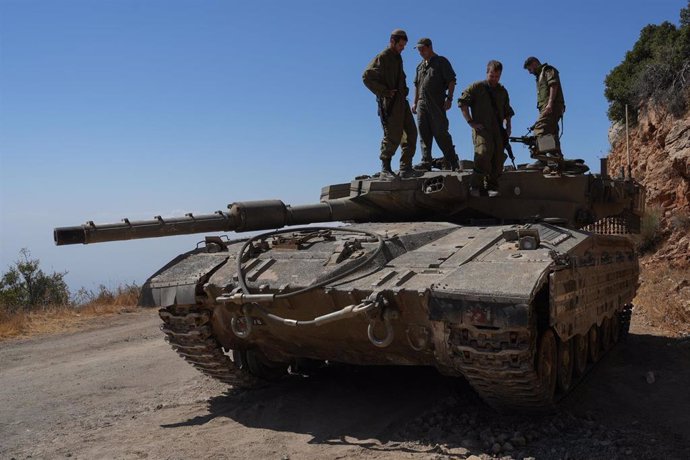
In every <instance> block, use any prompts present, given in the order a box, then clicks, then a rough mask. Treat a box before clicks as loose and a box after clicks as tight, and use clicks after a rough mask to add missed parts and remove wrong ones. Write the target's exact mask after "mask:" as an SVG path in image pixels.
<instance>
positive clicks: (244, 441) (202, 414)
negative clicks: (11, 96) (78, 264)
mask: <svg viewBox="0 0 690 460" xmlns="http://www.w3.org/2000/svg"><path fill="white" fill-rule="evenodd" d="M638 324H639V323H638ZM158 325H159V320H158V318H157V314H156V312H155V311H152V310H146V311H139V312H136V313H127V314H122V315H117V316H114V317H109V318H100V319H98V320H96V321H94V322H93V323H92V324H91V325H90V327H89V328H88V329H87V330H83V331H80V332H77V333H70V334H59V335H51V336H43V337H37V338H33V339H29V340H21V341H17V340H15V341H9V342H3V343H0V404H1V405H0V407H2V410H0V458H3V459H12V458H15V459H25V458H32V459H37V458H84V459H93V458H155V459H157V458H171V459H177V458H179V459H182V458H185V459H186V458H214V459H216V458H220V459H222V458H262V459H280V460H283V459H305V458H306V459H321V458H333V459H339V458H353V457H358V458H364V459H388V458H390V459H393V458H395V459H398V458H412V459H447V458H460V459H464V458H469V459H474V460H476V459H478V458H481V459H487V458H505V459H513V458H516V459H521V458H537V459H552V458H553V459H595V458H601V459H614V458H620V459H624V458H625V459H627V458H649V459H658V458H665V459H669V458H677V459H685V458H688V455H689V454H688V452H690V415H688V414H690V391H688V388H690V366H689V365H688V364H689V363H690V339H689V338H687V337H686V338H680V339H679V338H671V337H667V336H664V334H663V333H662V332H660V331H659V330H654V329H650V328H645V327H643V326H640V325H638V326H636V322H635V319H634V318H633V330H632V334H631V335H630V337H629V339H628V342H627V344H625V345H622V346H621V345H619V346H617V347H616V348H614V349H613V350H612V351H611V352H610V353H609V354H608V355H607V356H606V357H605V358H604V359H602V361H601V362H600V363H599V364H598V365H597V367H596V368H594V369H593V371H592V372H591V373H590V375H589V376H588V378H587V380H586V381H585V382H584V383H583V384H581V385H579V386H578V387H577V388H576V389H575V390H574V392H573V393H572V394H571V395H570V396H569V397H568V398H567V399H566V400H564V401H562V403H561V405H560V408H559V410H558V412H556V413H551V414H547V415H542V416H526V415H520V414H511V415H502V414H498V413H496V412H495V411H493V410H492V409H490V408H488V407H487V406H485V405H484V404H483V403H482V402H481V401H480V400H479V399H478V397H477V396H476V395H475V394H474V393H473V392H472V390H471V388H469V386H468V385H467V384H466V383H464V382H463V381H462V380H460V379H449V378H445V377H441V376H439V375H438V374H437V373H436V372H435V371H434V370H432V369H419V368H392V369H389V368H387V369H383V368H348V367H336V368H332V369H328V370H326V371H324V372H322V373H320V374H319V375H318V376H315V377H311V378H303V377H298V376H293V377H291V378H288V379H286V380H285V381H284V382H282V383H280V384H278V385H275V386H272V387H269V388H263V389H259V390H253V391H249V392H242V393H239V392H233V391H232V390H228V389H227V387H225V386H224V385H222V384H220V383H217V382H215V381H213V380H210V379H208V378H206V377H204V376H202V375H201V374H199V373H198V372H196V371H195V370H194V369H193V368H192V367H191V366H189V365H188V364H186V363H185V362H184V361H183V360H181V359H180V358H178V357H177V355H176V354H175V353H174V352H173V351H172V350H171V349H170V348H169V347H168V345H167V344H166V343H165V342H164V341H163V337H162V333H161V332H160V331H159V330H158Z"/></svg>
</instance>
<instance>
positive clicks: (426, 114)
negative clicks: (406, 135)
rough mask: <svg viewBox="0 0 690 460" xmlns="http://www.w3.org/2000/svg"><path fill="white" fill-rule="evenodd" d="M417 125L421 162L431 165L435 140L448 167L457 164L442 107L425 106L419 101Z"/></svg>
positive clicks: (446, 118)
mask: <svg viewBox="0 0 690 460" xmlns="http://www.w3.org/2000/svg"><path fill="white" fill-rule="evenodd" d="M417 124H418V125H419V144H420V147H421V148H422V162H423V163H431V160H432V157H431V147H432V143H433V140H434V139H436V143H437V144H438V147H439V148H440V149H441V152H443V158H445V160H446V163H448V166H452V165H454V164H456V163H457V155H456V154H455V146H454V145H453V138H452V137H451V135H450V133H449V132H448V117H447V116H446V111H445V109H444V108H443V107H437V106H435V105H431V104H425V103H424V101H420V103H419V105H418V108H417Z"/></svg>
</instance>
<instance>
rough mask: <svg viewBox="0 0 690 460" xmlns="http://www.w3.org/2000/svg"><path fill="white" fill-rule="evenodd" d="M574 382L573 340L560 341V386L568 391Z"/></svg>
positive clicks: (564, 391) (562, 390) (562, 389)
mask: <svg viewBox="0 0 690 460" xmlns="http://www.w3.org/2000/svg"><path fill="white" fill-rule="evenodd" d="M572 382H573V340H572V339H571V340H566V341H565V342H563V341H562V340H559V341H558V388H559V389H560V390H561V392H563V393H567V392H568V389H569V388H570V384H571V383H572Z"/></svg>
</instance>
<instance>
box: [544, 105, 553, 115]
mask: <svg viewBox="0 0 690 460" xmlns="http://www.w3.org/2000/svg"><path fill="white" fill-rule="evenodd" d="M551 112H553V107H551V104H546V107H544V110H542V113H543V114H544V115H549V114H550V113H551Z"/></svg>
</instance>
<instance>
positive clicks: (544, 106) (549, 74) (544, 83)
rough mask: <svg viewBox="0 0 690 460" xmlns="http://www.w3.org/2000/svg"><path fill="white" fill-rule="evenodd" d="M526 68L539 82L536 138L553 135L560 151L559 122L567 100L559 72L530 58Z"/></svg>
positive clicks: (525, 65) (535, 127) (534, 130)
mask: <svg viewBox="0 0 690 460" xmlns="http://www.w3.org/2000/svg"><path fill="white" fill-rule="evenodd" d="M524 68H525V69H527V71H528V72H529V73H531V74H532V75H534V77H535V78H536V80H537V109H538V110H539V117H538V118H537V121H536V122H535V123H534V126H533V132H534V135H535V136H543V135H545V134H553V136H554V139H555V141H556V147H558V151H559V152H560V150H561V144H560V141H559V139H558V121H559V120H560V119H561V118H562V117H563V113H564V112H565V99H564V98H563V88H562V87H561V79H560V77H559V75H558V70H556V68H555V67H553V66H551V65H549V64H547V63H543V64H542V63H541V62H539V59H537V58H535V57H534V56H530V57H528V58H527V59H526V60H525V64H524Z"/></svg>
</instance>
